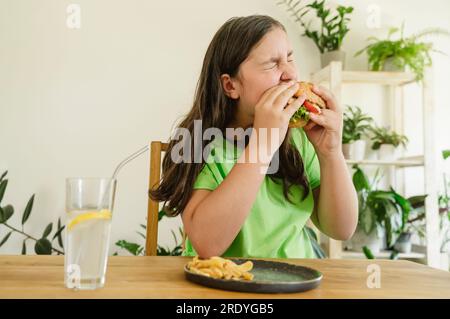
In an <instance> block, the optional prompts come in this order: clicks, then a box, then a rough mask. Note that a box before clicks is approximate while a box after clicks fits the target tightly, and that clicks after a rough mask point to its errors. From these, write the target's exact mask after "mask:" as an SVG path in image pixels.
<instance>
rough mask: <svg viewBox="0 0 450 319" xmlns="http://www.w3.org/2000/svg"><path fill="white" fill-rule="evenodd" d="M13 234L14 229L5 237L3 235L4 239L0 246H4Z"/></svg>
mask: <svg viewBox="0 0 450 319" xmlns="http://www.w3.org/2000/svg"><path fill="white" fill-rule="evenodd" d="M11 234H12V231H10V232H9V233H8V234H6V236H5V237H3V239H2V241H1V242H0V247H2V246H3V244H4V243H6V241H7V240H8V239H9V237H10V236H11Z"/></svg>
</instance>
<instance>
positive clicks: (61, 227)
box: [52, 218, 66, 248]
mask: <svg viewBox="0 0 450 319" xmlns="http://www.w3.org/2000/svg"><path fill="white" fill-rule="evenodd" d="M64 228H66V226H61V218H58V230H57V231H56V233H55V235H54V236H53V238H52V240H55V238H58V245H59V246H60V247H61V248H64V244H63V240H62V236H61V233H62V231H63V230H64Z"/></svg>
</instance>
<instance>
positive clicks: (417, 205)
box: [408, 150, 450, 252]
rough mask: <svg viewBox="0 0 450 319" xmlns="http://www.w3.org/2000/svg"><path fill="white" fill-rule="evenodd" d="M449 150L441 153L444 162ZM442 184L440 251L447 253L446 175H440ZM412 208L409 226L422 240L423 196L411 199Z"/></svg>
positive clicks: (449, 219)
mask: <svg viewBox="0 0 450 319" xmlns="http://www.w3.org/2000/svg"><path fill="white" fill-rule="evenodd" d="M449 156H450V152H449V150H444V151H442V158H443V159H444V160H446V159H447V158H449ZM442 177H443V182H444V184H443V185H444V193H443V194H439V195H438V207H439V233H440V238H441V247H440V251H441V252H445V251H447V249H448V248H447V246H448V244H449V243H450V197H449V193H448V186H449V185H450V183H449V182H448V181H447V177H446V174H445V173H443V174H442ZM411 203H412V206H413V213H414V214H413V215H412V216H411V217H412V218H411V219H410V220H409V221H408V223H409V224H410V225H412V226H413V228H414V229H415V230H416V231H417V233H418V234H419V236H420V238H421V239H422V240H424V239H425V238H426V237H425V236H426V233H425V228H426V222H425V217H426V213H425V196H415V197H413V198H411Z"/></svg>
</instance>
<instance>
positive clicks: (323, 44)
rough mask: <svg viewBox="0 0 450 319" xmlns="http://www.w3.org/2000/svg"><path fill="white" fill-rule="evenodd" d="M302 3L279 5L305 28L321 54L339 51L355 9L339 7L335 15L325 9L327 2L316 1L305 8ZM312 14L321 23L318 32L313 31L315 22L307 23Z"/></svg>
mask: <svg viewBox="0 0 450 319" xmlns="http://www.w3.org/2000/svg"><path fill="white" fill-rule="evenodd" d="M301 2H302V1H301V0H298V1H293V0H282V1H280V2H278V4H279V5H285V6H286V7H287V10H288V12H290V13H291V15H292V16H293V17H294V18H295V22H298V23H300V25H301V26H302V27H303V29H304V33H303V35H304V36H306V37H308V38H310V39H311V40H313V41H314V43H315V44H316V46H317V48H318V49H319V51H320V53H325V52H330V51H336V50H339V49H340V48H341V46H342V41H343V40H344V37H345V35H346V34H347V33H348V31H349V28H348V26H347V25H348V23H349V22H350V19H349V18H348V15H349V14H350V13H352V12H353V7H345V6H338V7H337V8H336V12H335V13H334V14H333V13H332V12H331V10H330V9H326V8H325V0H322V1H317V0H316V1H314V2H312V3H310V4H307V5H305V6H301ZM310 12H315V15H316V17H317V18H318V19H319V21H320V26H319V28H318V29H317V30H313V29H312V26H311V24H312V21H313V20H309V21H308V22H306V21H305V17H306V15H307V14H308V13H310Z"/></svg>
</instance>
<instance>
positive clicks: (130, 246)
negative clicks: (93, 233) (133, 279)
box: [116, 240, 142, 256]
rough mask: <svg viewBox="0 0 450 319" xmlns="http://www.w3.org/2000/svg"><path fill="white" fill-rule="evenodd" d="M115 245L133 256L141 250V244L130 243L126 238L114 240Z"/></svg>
mask: <svg viewBox="0 0 450 319" xmlns="http://www.w3.org/2000/svg"><path fill="white" fill-rule="evenodd" d="M116 246H118V247H120V248H123V249H125V250H126V251H128V252H129V253H130V254H132V255H134V256H138V255H139V254H140V252H142V250H141V249H140V248H141V246H140V245H139V244H136V243H130V242H127V241H126V240H119V241H118V242H116Z"/></svg>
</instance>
